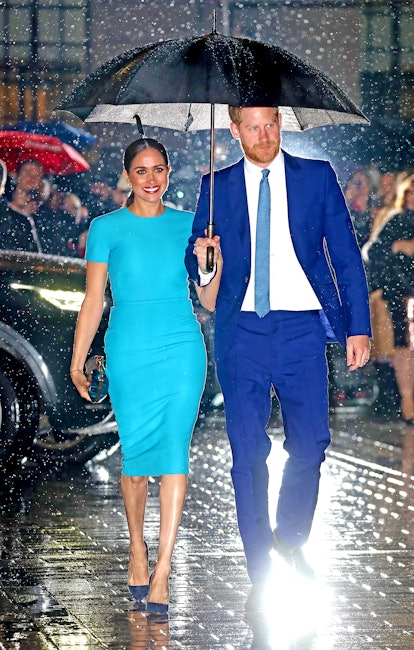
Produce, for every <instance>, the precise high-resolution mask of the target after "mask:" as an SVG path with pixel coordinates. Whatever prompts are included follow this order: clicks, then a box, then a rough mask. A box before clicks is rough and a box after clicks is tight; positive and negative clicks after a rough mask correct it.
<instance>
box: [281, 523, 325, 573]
mask: <svg viewBox="0 0 414 650" xmlns="http://www.w3.org/2000/svg"><path fill="white" fill-rule="evenodd" d="M273 548H274V549H275V551H277V553H279V555H280V557H282V558H283V559H284V560H285V562H286V564H288V565H289V566H290V567H292V569H294V570H295V571H296V573H298V574H299V575H301V576H302V577H303V578H308V579H309V580H314V579H315V572H314V570H313V569H312V567H311V566H310V565H309V564H308V562H307V561H306V558H305V556H304V554H303V551H302V549H301V547H300V546H290V544H286V543H285V542H282V540H280V539H279V538H278V537H277V535H276V532H275V531H273Z"/></svg>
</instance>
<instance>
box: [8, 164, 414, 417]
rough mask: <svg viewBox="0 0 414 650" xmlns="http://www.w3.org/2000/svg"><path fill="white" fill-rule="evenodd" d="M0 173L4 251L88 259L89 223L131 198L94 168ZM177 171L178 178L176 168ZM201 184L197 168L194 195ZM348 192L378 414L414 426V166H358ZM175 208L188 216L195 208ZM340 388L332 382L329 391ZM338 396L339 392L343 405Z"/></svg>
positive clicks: (26, 167) (122, 183)
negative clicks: (363, 279) (362, 271)
mask: <svg viewBox="0 0 414 650" xmlns="http://www.w3.org/2000/svg"><path fill="white" fill-rule="evenodd" d="M1 171H2V177H3V185H4V191H3V195H2V196H1V197H0V248H1V249H3V250H5V249H6V250H17V251H31V252H41V253H46V254H52V255H63V256H70V257H83V256H84V253H85V244H86V237H87V232H88V227H89V224H90V222H91V220H92V219H93V218H94V217H96V216H98V215H101V214H104V213H106V212H111V211H112V210H116V209H117V208H119V207H120V206H121V205H123V203H124V201H125V200H126V197H127V196H128V193H129V187H128V184H127V182H126V179H125V177H124V176H123V175H122V174H121V175H119V176H117V177H115V179H113V180H112V181H110V180H109V177H107V178H105V176H104V175H102V174H100V173H98V172H94V171H93V170H92V171H91V172H87V173H81V174H72V175H70V176H65V177H58V176H55V177H51V176H46V175H45V174H44V170H43V168H42V165H41V164H40V163H39V162H38V161H36V160H32V159H29V160H25V161H23V162H22V163H21V164H20V166H19V167H18V169H17V171H16V173H14V174H10V173H7V170H6V168H5V166H4V164H2V170H1ZM177 171H178V175H179V171H180V170H179V169H178V170H177V167H175V169H174V172H175V173H177ZM198 183H199V172H198V170H195V171H194V181H193V184H194V195H195V193H196V191H197V188H198ZM343 191H344V195H345V198H346V201H347V204H348V207H349V210H350V213H351V217H352V220H353V224H354V228H355V232H356V236H357V239H358V242H359V245H360V247H361V249H362V253H363V258H364V262H365V265H366V270H367V277H368V282H369V286H370V300H371V310H372V325H373V333H374V336H373V341H372V344H373V349H372V363H371V367H374V368H375V375H376V383H377V385H378V387H379V392H380V399H378V400H377V411H378V413H379V414H381V412H382V413H384V414H390V413H391V414H392V415H397V416H399V417H402V418H403V419H404V420H405V421H407V422H410V423H413V422H414V314H413V307H414V265H413V259H414V258H413V256H414V167H413V168H412V169H410V168H407V169H402V170H399V171H395V170H390V171H380V169H379V168H378V167H377V166H376V165H370V166H367V167H361V168H357V169H356V170H354V171H353V173H352V174H351V176H350V177H349V178H348V179H346V181H345V182H343ZM178 207H184V208H185V209H190V210H191V209H194V207H195V206H194V205H184V206H182V205H178ZM411 298H412V299H411ZM410 299H411V300H410ZM203 318H205V316H202V315H200V319H201V320H202V319H203ZM333 358H334V355H333ZM331 365H332V363H331ZM336 389H337V387H336V386H335V382H333V383H332V390H333V391H335V390H336ZM340 390H341V389H340ZM340 390H339V391H338V390H336V396H337V397H336V398H335V399H336V400H337V401H338V403H340V400H341V396H340ZM358 390H359V396H361V395H362V393H361V390H360V389H358ZM396 394H397V398H396ZM338 395H339V397H338ZM357 396H358V391H357ZM344 397H346V396H344ZM348 397H349V396H348ZM399 401H400V403H401V405H399V403H398V402H399Z"/></svg>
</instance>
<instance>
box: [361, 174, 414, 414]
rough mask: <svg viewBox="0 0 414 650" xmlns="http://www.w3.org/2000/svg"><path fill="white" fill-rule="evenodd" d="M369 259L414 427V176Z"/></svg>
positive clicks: (404, 185) (397, 200)
mask: <svg viewBox="0 0 414 650" xmlns="http://www.w3.org/2000/svg"><path fill="white" fill-rule="evenodd" d="M366 255H367V256H368V259H369V271H370V285H371V290H372V291H373V292H374V291H378V290H380V291H381V292H382V297H383V299H384V300H385V301H386V303H387V307H388V310H389V313H390V316H391V322H392V328H393V338H394V346H395V349H394V355H393V365H394V370H395V377H396V380H397V386H398V391H399V394H400V399H401V417H402V419H403V420H404V422H406V423H408V424H414V314H410V310H411V311H412V308H413V305H414V302H412V300H413V298H414V175H411V176H409V177H408V178H406V179H405V180H403V181H402V182H400V184H399V186H398V189H397V195H396V198H395V201H394V205H393V206H392V208H391V209H390V211H389V213H388V216H387V218H386V219H385V220H384V222H383V224H382V227H381V229H377V231H376V234H374V237H373V239H372V240H371V242H370V246H369V247H367V250H366Z"/></svg>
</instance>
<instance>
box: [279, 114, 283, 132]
mask: <svg viewBox="0 0 414 650" xmlns="http://www.w3.org/2000/svg"><path fill="white" fill-rule="evenodd" d="M278 117H279V128H280V129H281V128H282V121H283V119H282V117H283V116H282V113H281V112H280V111H279V113H278Z"/></svg>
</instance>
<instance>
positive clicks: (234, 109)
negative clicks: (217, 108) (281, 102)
mask: <svg viewBox="0 0 414 650" xmlns="http://www.w3.org/2000/svg"><path fill="white" fill-rule="evenodd" d="M242 108H248V107H247V106H229V115H230V119H231V121H232V122H234V124H236V125H237V126H238V125H239V124H240V122H241V110H242ZM271 108H273V109H274V111H275V115H276V116H277V115H279V107H278V106H272V107H271Z"/></svg>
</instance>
